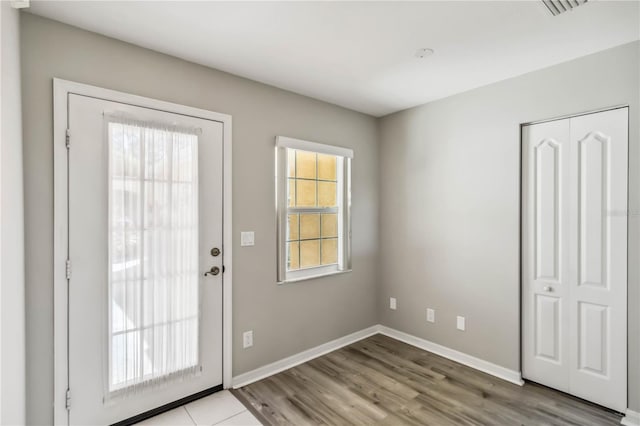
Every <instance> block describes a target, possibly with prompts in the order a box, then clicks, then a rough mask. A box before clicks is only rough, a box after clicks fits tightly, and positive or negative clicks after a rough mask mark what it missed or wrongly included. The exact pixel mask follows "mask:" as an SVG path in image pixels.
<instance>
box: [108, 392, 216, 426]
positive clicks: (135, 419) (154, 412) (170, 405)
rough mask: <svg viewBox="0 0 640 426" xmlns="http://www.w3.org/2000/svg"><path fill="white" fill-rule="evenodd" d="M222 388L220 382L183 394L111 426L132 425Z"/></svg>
mask: <svg viewBox="0 0 640 426" xmlns="http://www.w3.org/2000/svg"><path fill="white" fill-rule="evenodd" d="M222 389H223V386H222V385H221V384H220V385H218V386H214V387H212V388H209V389H205V390H203V391H200V392H198V393H194V394H193V395H189V396H185V397H184V398H180V399H179V400H177V401H173V402H170V403H168V404H165V405H163V406H161V407H157V408H154V409H152V410H149V411H145V412H144V413H140V414H136V415H135V416H133V417H129V418H128V419H125V420H121V421H119V422H117V423H113V424H112V425H111V426H130V425H134V424H136V423H139V422H141V421H143V420H147V419H150V418H151V417H155V416H157V415H158V414H162V413H165V412H167V411H171V410H173V409H174V408H178V407H182V406H183V405H186V404H188V403H190V402H193V401H195V400H197V399H200V398H204V397H205V396H209V395H211V394H214V393H216V392H219V391H221V390H222Z"/></svg>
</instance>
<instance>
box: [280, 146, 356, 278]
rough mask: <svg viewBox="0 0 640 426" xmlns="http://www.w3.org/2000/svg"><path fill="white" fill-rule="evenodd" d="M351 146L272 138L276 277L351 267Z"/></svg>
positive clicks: (309, 276) (345, 269) (309, 274)
mask: <svg viewBox="0 0 640 426" xmlns="http://www.w3.org/2000/svg"><path fill="white" fill-rule="evenodd" d="M352 158H353V151H352V150H350V149H346V148H340V147H335V146H330V145H323V144H319V143H315V142H307V141H302V140H299V139H292V138H287V137H283V136H278V137H277V138H276V188H277V197H276V199H277V208H278V282H280V283H283V282H293V281H300V280H304V279H309V278H314V277H318V276H322V275H328V274H335V273H339V272H346V271H349V270H351V223H350V216H351V215H350V208H351V159H352Z"/></svg>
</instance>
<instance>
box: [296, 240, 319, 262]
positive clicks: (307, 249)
mask: <svg viewBox="0 0 640 426" xmlns="http://www.w3.org/2000/svg"><path fill="white" fill-rule="evenodd" d="M318 265H320V240H307V241H300V267H301V268H310V267H312V266H318Z"/></svg>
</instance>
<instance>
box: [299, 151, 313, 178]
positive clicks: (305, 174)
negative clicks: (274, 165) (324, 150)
mask: <svg viewBox="0 0 640 426" xmlns="http://www.w3.org/2000/svg"><path fill="white" fill-rule="evenodd" d="M296 177H297V178H298V179H300V178H304V179H315V178H316V154H315V152H307V151H296Z"/></svg>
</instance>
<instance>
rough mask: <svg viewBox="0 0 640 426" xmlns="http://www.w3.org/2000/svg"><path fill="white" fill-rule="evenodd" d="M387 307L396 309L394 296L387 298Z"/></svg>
mask: <svg viewBox="0 0 640 426" xmlns="http://www.w3.org/2000/svg"><path fill="white" fill-rule="evenodd" d="M389 309H393V310H394V311H395V310H396V298H395V297H390V298H389Z"/></svg>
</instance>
